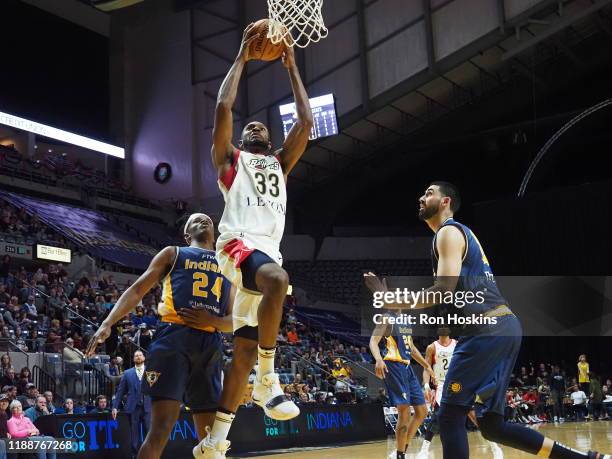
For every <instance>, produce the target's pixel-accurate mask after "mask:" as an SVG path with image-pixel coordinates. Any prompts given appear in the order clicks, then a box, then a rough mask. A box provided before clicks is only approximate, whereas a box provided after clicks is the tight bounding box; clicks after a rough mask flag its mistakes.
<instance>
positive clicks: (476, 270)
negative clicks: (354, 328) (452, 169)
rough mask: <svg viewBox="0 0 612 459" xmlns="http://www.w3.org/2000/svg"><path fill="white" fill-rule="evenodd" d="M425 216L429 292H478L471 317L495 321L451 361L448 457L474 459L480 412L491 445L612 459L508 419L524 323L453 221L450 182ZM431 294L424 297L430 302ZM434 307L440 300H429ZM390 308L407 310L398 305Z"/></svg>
mask: <svg viewBox="0 0 612 459" xmlns="http://www.w3.org/2000/svg"><path fill="white" fill-rule="evenodd" d="M419 204H420V207H419V218H420V219H421V220H423V221H424V222H425V223H426V224H427V226H429V228H431V230H432V231H433V232H434V233H435V236H434V238H433V244H432V262H433V268H434V276H435V282H434V285H433V286H432V287H430V289H429V291H431V292H442V293H443V294H446V293H448V292H451V293H452V292H455V291H459V292H473V293H472V294H473V295H476V294H477V293H478V294H479V295H478V296H480V295H483V297H484V301H483V302H481V303H479V302H474V303H471V304H467V305H466V306H465V307H464V308H463V310H464V312H465V314H466V315H472V314H474V315H479V316H481V317H496V319H497V323H496V324H495V325H482V326H479V327H477V328H474V329H473V330H471V331H472V333H471V334H470V336H464V337H462V338H461V339H460V340H459V341H458V343H457V346H456V348H455V352H454V353H453V358H452V360H451V363H450V366H449V369H448V374H447V375H446V381H445V383H444V389H443V393H442V400H441V406H440V412H439V422H440V438H441V440H442V449H443V456H444V458H445V459H468V458H469V454H470V453H469V446H468V436H467V431H466V430H465V421H466V416H467V414H468V412H469V411H470V409H471V408H472V406H474V407H475V408H476V415H477V417H478V424H479V426H480V430H481V433H482V435H483V436H484V437H485V438H486V439H487V440H489V441H494V442H497V443H501V444H502V445H505V446H508V447H511V448H515V449H518V450H521V451H525V452H527V453H530V454H533V455H537V456H538V457H545V458H551V459H612V456H610V455H603V454H600V453H598V452H595V451H589V452H588V453H584V452H580V451H576V450H573V449H571V448H568V447H567V446H564V445H562V444H560V443H558V442H556V441H554V440H552V439H550V438H546V437H544V436H543V435H542V434H541V433H539V432H536V431H535V430H532V429H529V428H526V427H523V426H520V425H516V424H510V423H507V422H505V421H504V407H505V394H506V389H507V388H508V384H509V382H510V375H511V373H512V370H513V368H514V365H515V362H516V359H517V356H518V353H519V350H520V347H521V340H522V333H523V332H522V328H521V325H520V323H519V321H518V319H517V317H516V316H515V315H514V314H513V313H512V311H511V310H510V308H509V307H508V306H507V303H506V300H505V299H504V298H503V297H502V295H501V293H500V292H499V289H498V287H497V284H496V282H495V277H494V276H493V272H492V271H491V267H490V266H489V261H488V260H487V257H486V256H485V254H484V251H483V249H482V247H481V245H480V243H479V242H478V239H477V238H476V236H475V235H474V233H473V232H472V231H471V230H470V229H469V228H468V227H467V226H465V225H462V224H461V223H459V222H457V221H456V220H455V219H454V218H453V216H454V214H455V212H457V211H458V210H459V206H460V196H459V191H458V190H457V188H456V187H455V186H454V185H452V184H450V183H447V182H433V183H431V185H429V186H428V187H427V189H426V190H425V193H424V194H423V196H421V198H420V199H419ZM365 281H366V284H367V285H368V288H370V290H373V291H385V290H386V282H384V281H382V282H381V281H380V280H379V279H378V278H377V277H376V276H371V275H366V277H365ZM427 296H428V295H421V298H425V299H427ZM429 296H430V297H432V296H433V297H434V298H429V299H431V300H432V301H435V299H436V297H439V296H437V295H429ZM432 306H434V303H433V302H432V303H428V302H420V301H419V302H417V303H411V304H410V307H411V308H428V307H432ZM388 307H390V308H399V309H402V308H404V309H405V308H406V307H407V306H406V304H405V303H404V304H402V303H399V304H391V305H388Z"/></svg>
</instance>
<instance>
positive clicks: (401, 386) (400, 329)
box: [370, 324, 433, 459]
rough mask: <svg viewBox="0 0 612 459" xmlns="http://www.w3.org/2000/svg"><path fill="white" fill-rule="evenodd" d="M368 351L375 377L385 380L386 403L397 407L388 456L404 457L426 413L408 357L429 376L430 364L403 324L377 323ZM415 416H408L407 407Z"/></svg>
mask: <svg viewBox="0 0 612 459" xmlns="http://www.w3.org/2000/svg"><path fill="white" fill-rule="evenodd" d="M383 337H384V338H385V355H384V357H383V356H381V354H380V350H379V348H378V344H379V343H380V340H381V339H382V338H383ZM370 352H371V353H372V356H373V357H374V360H375V361H376V376H378V377H379V378H380V379H382V380H383V381H384V382H385V387H386V388H387V394H388V395H389V403H390V404H391V405H393V406H395V407H396V408H397V413H398V420H397V425H396V426H395V439H396V450H395V451H393V452H391V453H390V454H389V456H388V459H404V458H405V454H406V449H407V448H408V445H409V444H410V441H411V440H412V439H413V438H414V435H415V434H416V432H417V430H418V428H419V427H420V426H421V424H422V423H423V420H424V419H425V416H426V415H427V408H426V405H425V398H424V397H423V390H422V389H421V386H420V385H419V381H418V380H417V377H416V375H415V374H414V371H413V370H412V366H411V365H410V361H411V359H414V360H416V361H417V362H418V363H419V364H420V365H421V366H422V367H423V368H424V370H425V371H424V372H423V373H424V374H425V373H426V374H427V375H428V377H429V376H431V373H432V372H433V370H432V368H431V366H430V365H429V364H428V363H427V362H426V361H425V359H424V358H423V356H422V355H421V353H420V352H419V350H418V349H417V347H416V346H415V345H414V342H413V341H412V329H410V328H409V327H407V326H402V325H386V324H380V325H377V326H376V328H375V329H374V332H373V333H372V336H371V337H370ZM411 406H412V407H413V408H414V416H413V417H412V418H411V416H410V407H411Z"/></svg>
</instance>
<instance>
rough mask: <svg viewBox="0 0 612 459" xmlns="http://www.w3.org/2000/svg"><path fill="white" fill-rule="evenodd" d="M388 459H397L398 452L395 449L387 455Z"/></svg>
mask: <svg viewBox="0 0 612 459" xmlns="http://www.w3.org/2000/svg"><path fill="white" fill-rule="evenodd" d="M387 459H397V451H396V450H395V449H394V450H393V451H391V452H390V453H389V454H388V455H387Z"/></svg>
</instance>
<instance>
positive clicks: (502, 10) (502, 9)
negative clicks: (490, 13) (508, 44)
mask: <svg viewBox="0 0 612 459" xmlns="http://www.w3.org/2000/svg"><path fill="white" fill-rule="evenodd" d="M497 17H498V21H499V33H500V34H501V35H505V34H506V2H505V1H504V0H497Z"/></svg>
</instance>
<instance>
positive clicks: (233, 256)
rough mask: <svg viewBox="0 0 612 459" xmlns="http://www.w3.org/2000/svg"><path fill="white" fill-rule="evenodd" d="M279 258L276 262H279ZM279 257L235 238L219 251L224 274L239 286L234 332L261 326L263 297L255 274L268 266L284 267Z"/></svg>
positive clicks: (218, 255) (218, 258) (233, 314)
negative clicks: (259, 322) (272, 264)
mask: <svg viewBox="0 0 612 459" xmlns="http://www.w3.org/2000/svg"><path fill="white" fill-rule="evenodd" d="M275 258H276V260H275ZM275 258H273V257H271V256H269V255H268V254H267V253H265V252H263V251H261V250H258V249H254V248H250V247H248V246H247V245H246V244H245V243H244V241H242V240H240V239H233V240H231V241H229V242H228V243H227V244H225V245H224V246H223V247H222V248H221V250H218V251H217V260H218V262H219V267H220V268H221V272H222V273H223V275H224V276H225V277H227V278H228V279H229V280H230V282H231V283H232V284H233V285H234V286H235V287H236V297H235V298H234V307H233V313H232V320H233V329H234V332H236V330H238V329H239V328H242V327H245V326H246V327H257V325H258V321H257V310H258V309H259V303H260V302H261V298H262V295H261V293H260V292H259V291H258V290H257V284H256V283H255V274H256V273H257V270H258V269H259V268H260V267H261V266H262V265H265V264H268V263H276V264H278V265H281V264H282V257H281V255H280V253H277V254H275Z"/></svg>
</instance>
